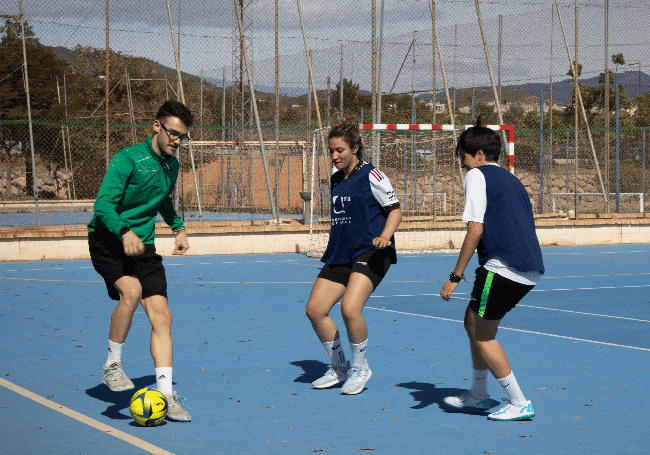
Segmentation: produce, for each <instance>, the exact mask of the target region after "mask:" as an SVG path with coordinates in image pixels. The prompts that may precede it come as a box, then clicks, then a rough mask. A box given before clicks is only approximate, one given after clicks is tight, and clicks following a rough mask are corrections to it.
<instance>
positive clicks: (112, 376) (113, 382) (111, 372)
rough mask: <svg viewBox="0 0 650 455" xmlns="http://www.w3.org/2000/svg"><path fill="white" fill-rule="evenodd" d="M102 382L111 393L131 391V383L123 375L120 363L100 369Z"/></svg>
mask: <svg viewBox="0 0 650 455" xmlns="http://www.w3.org/2000/svg"><path fill="white" fill-rule="evenodd" d="M102 382H103V383H104V384H106V385H107V386H108V387H109V388H110V389H111V390H112V391H113V392H122V391H124V390H131V389H133V387H134V386H133V382H131V380H130V379H129V378H127V377H126V375H125V374H124V370H122V362H113V363H111V364H110V365H108V366H105V367H104V368H102Z"/></svg>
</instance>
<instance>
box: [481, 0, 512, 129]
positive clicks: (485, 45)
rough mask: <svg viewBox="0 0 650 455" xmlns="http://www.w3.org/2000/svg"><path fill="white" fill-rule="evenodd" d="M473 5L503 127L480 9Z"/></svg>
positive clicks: (500, 122) (498, 114)
mask: <svg viewBox="0 0 650 455" xmlns="http://www.w3.org/2000/svg"><path fill="white" fill-rule="evenodd" d="M475 3H476V14H477V15H478V24H479V27H480V28H481V37H482V38H483V49H484V50H485V61H486V62H487V67H488V71H489V72H490V83H491V84H492V93H493V95H494V102H495V104H496V108H497V116H498V119H499V125H503V116H502V115H501V102H500V100H499V94H498V93H497V87H496V84H495V82H494V71H492V62H491V61H490V51H489V49H488V45H487V38H486V37H485V28H484V27H483V18H482V17H481V7H480V6H479V4H478V0H475ZM504 134H505V133H504Z"/></svg>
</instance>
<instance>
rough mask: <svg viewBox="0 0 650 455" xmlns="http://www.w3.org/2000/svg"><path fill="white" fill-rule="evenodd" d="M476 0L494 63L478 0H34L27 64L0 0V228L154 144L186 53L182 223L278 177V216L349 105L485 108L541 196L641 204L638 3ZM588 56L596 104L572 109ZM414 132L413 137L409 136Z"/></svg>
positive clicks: (646, 14)
mask: <svg viewBox="0 0 650 455" xmlns="http://www.w3.org/2000/svg"><path fill="white" fill-rule="evenodd" d="M479 4H480V7H481V18H482V24H483V28H484V30H485V39H486V42H487V48H488V49H489V52H490V63H491V68H492V73H493V77H492V78H491V77H490V71H489V68H488V65H487V64H486V52H485V49H484V46H483V40H482V34H481V29H480V27H479V20H478V17H479V16H478V15H477V9H476V6H475V2H474V1H471V0H454V1H451V0H450V1H436V2H423V1H397V0H386V1H381V0H375V1H373V2H362V3H359V2H352V1H342V2H325V1H293V0H278V1H266V0H259V1H253V0H234V1H227V0H217V1H213V2H206V1H199V0H170V1H169V2H167V1H157V2H154V4H152V3H151V2H147V3H144V2H119V3H118V2H108V1H100V0H94V1H86V2H81V3H80V2H75V1H70V0H39V1H32V0H24V1H23V2H22V7H23V8H24V18H25V49H26V58H27V71H24V69H25V68H24V65H23V45H22V40H21V38H22V32H21V28H20V20H19V19H18V16H20V8H19V7H20V4H19V1H18V0H8V1H6V2H3V4H2V5H1V6H0V15H4V16H14V18H11V17H7V18H6V22H4V23H3V25H2V28H1V29H0V40H1V41H0V156H1V161H0V174H1V179H0V210H2V212H3V214H2V216H0V219H1V220H2V221H0V225H4V226H11V225H32V224H37V223H40V224H77V223H78V224H81V223H86V222H87V221H88V220H89V219H90V217H91V215H92V201H93V198H94V196H95V194H96V192H97V190H98V188H99V184H100V183H101V179H102V177H103V175H104V172H105V169H106V165H107V161H108V160H109V159H110V157H112V155H113V154H114V153H115V152H116V151H117V150H119V149H120V148H121V147H124V146H126V145H129V144H132V143H135V142H141V141H143V140H144V139H145V138H146V137H147V136H148V135H149V134H150V133H151V122H152V120H153V117H154V115H155V113H156V111H157V108H158V107H159V106H160V104H162V102H163V101H164V100H165V99H177V98H180V96H181V90H180V88H181V85H180V83H179V81H178V79H179V78H178V77H177V64H178V66H179V68H180V71H181V79H182V87H183V89H184V90H183V95H184V99H185V102H186V104H187V105H188V107H190V109H191V110H192V111H193V112H194V113H195V119H196V121H195V125H194V126H193V128H192V130H191V136H192V139H193V144H194V145H193V155H194V160H195V167H196V172H197V183H198V190H199V191H198V194H199V196H198V198H197V187H196V185H195V183H194V176H193V175H192V167H191V165H190V159H189V150H188V149H187V148H184V149H183V150H181V165H182V168H181V175H180V178H179V186H178V189H177V191H176V193H175V195H174V199H175V202H176V204H177V207H178V210H179V212H182V213H183V216H184V217H185V218H186V219H187V220H196V219H198V218H197V216H198V215H197V214H198V200H199V199H201V202H202V204H201V207H202V210H203V219H204V220H215V219H218V220H241V219H245V220H250V219H259V218H270V217H271V216H272V215H271V213H272V209H271V201H270V199H269V191H268V189H267V187H268V186H269V185H270V186H271V192H272V194H273V198H274V203H275V206H276V208H277V214H278V216H285V217H288V216H291V217H302V215H303V199H302V198H301V196H300V192H304V191H305V190H306V189H307V187H306V186H305V184H304V182H305V179H306V178H308V173H306V170H307V169H308V167H309V166H310V162H309V157H310V156H311V155H310V154H311V146H312V145H311V141H312V139H313V131H314V130H315V129H316V128H318V126H319V124H318V123H319V122H318V119H319V118H320V123H321V124H322V125H323V126H326V125H329V124H332V123H335V122H337V121H338V119H340V118H341V117H342V116H354V117H355V118H359V120H360V122H364V123H433V124H449V123H454V124H456V125H463V124H468V123H472V122H473V121H474V119H475V118H476V117H478V116H479V115H481V116H482V117H483V119H484V122H485V123H489V124H512V125H514V126H515V137H516V140H515V155H516V158H515V172H516V175H517V176H518V177H519V178H520V179H521V180H522V181H523V182H524V184H525V186H526V188H527V189H528V191H529V194H530V196H531V199H532V200H533V204H534V207H535V211H536V212H544V213H548V212H553V211H560V210H561V211H567V210H576V211H577V212H578V213H579V214H585V213H605V212H614V211H619V212H638V211H640V210H641V211H643V210H645V206H646V197H645V192H646V182H647V180H646V172H645V168H646V142H645V141H646V134H647V130H648V128H649V127H650V95H648V88H649V87H650V78H649V77H648V75H647V74H646V68H647V62H646V56H647V55H650V53H649V52H648V50H649V48H650V36H649V34H650V27H649V25H650V11H649V10H648V8H647V4H646V2H643V1H641V0H627V1H614V0H612V1H607V0H602V1H598V2H587V3H585V2H582V3H576V2H574V1H569V0H562V1H559V2H557V4H558V5H559V9H557V8H556V7H555V5H556V2H554V1H543V2H537V1H536V2H520V1H515V0H503V1H501V2H489V3H488V2H479ZM373 5H374V7H375V18H376V20H375V22H374V24H375V27H374V29H373V20H372V18H373V15H372V7H373ZM431 6H433V7H434V8H433V11H434V14H432V11H431ZM299 7H300V10H299ZM299 12H300V13H302V19H303V24H304V30H305V36H304V37H303V28H302V27H301V17H300V14H299ZM107 13H108V14H107ZM576 13H577V14H576ZM434 17H435V22H434V20H433V18H434ZM240 22H241V24H242V26H243V29H242V32H241V33H242V34H243V40H242V39H241V35H240V29H239V23H240ZM434 23H435V30H434V27H433V24H434ZM373 30H374V34H375V45H374V46H373ZM172 31H173V36H174V41H175V44H176V48H174V45H173V42H172ZM576 31H577V33H576ZM276 33H277V39H276ZM436 37H437V38H436ZM576 41H577V43H576ZM305 42H306V43H307V47H308V48H309V51H310V54H309V55H310V60H311V63H312V65H311V69H312V74H313V81H314V86H315V89H316V97H314V96H313V91H312V90H311V88H312V87H311V80H312V79H311V78H310V72H309V67H308V64H307V62H308V60H307V53H306V46H305ZM434 42H435V44H436V46H434ZM107 43H108V47H109V48H110V52H108V56H107V52H106V48H107ZM242 43H245V50H246V52H245V53H244V46H243V45H242ZM576 49H577V52H576ZM175 50H176V52H175ZM569 54H570V57H569ZM276 56H277V57H276ZM176 57H177V59H176ZM246 57H248V65H247V62H246V60H247V59H246ZM576 59H577V61H578V67H577V70H578V73H579V81H580V83H581V85H580V94H581V99H582V105H583V106H584V109H582V108H580V103H578V105H579V108H578V109H577V110H576V108H575V105H576V103H575V96H574V93H575V90H574V87H575V84H574V80H573V78H572V76H570V74H571V72H570V66H571V65H570V61H571V60H573V61H575V60H576ZM373 67H374V68H375V71H373ZM107 69H108V71H107ZM248 70H250V74H251V75H252V82H253V85H254V87H255V98H256V104H257V111H258V114H259V123H260V127H261V129H262V131H263V141H264V144H265V146H264V150H265V155H266V164H267V165H268V166H266V167H267V169H268V177H267V173H266V172H265V171H264V168H265V166H263V164H264V163H263V159H262V147H261V145H260V138H259V136H258V130H257V121H256V117H255V109H253V108H254V106H253V103H252V102H251V99H252V97H251V91H250V85H249V79H248ZM373 74H374V77H375V78H376V79H375V80H376V86H377V87H378V88H379V89H378V90H377V91H375V93H376V94H375V95H373V82H372V81H373ZM605 74H609V75H610V77H609V78H607V77H605ZM26 75H27V76H28V77H27V81H28V83H29V91H30V107H31V118H32V125H31V131H32V133H31V135H30V125H29V122H28V116H29V115H28V111H27V102H26V83H25V80H26V78H25V76H26ZM492 82H493V84H492ZM607 83H608V84H607ZM606 85H609V90H607V89H606V88H605V86H606ZM341 87H342V90H341ZM276 88H277V95H276ZM616 88H618V90H617V89H616ZM107 92H108V103H107V102H106V98H107V96H106V95H107ZM495 92H496V94H497V97H496V98H497V99H498V101H499V103H498V107H499V108H500V109H497V103H495V96H494V93H495ZM434 93H435V98H434V96H433V94H434ZM447 93H448V97H447ZM380 94H381V96H379V95H380ZM379 98H380V99H379ZM374 105H379V106H380V107H381V109H373V106H374ZM106 106H108V109H107V108H106ZM317 108H318V110H317ZM499 110H500V111H501V118H499V115H498V111H499ZM450 111H451V112H453V114H454V115H453V120H452V118H451V115H450ZM540 111H543V112H544V115H543V116H542V118H540ZM576 112H577V114H578V120H577V130H576ZM107 117H108V122H107V121H106V119H107ZM584 117H586V119H587V122H585V119H584ZM576 131H577V134H576ZM365 135H366V138H367V139H368V140H367V141H366V143H367V145H370V144H371V141H370V139H369V135H368V134H367V133H366V134H365ZM382 137H383V136H382ZM32 138H33V140H32ZM381 140H383V139H380V142H379V143H375V149H376V150H381V157H380V158H379V159H380V161H379V163H378V165H379V167H380V168H382V170H385V172H387V173H390V172H394V173H395V175H402V174H403V173H404V169H402V168H400V165H399V163H396V164H395V165H393V164H391V163H389V161H388V160H389V158H388V157H390V156H392V155H394V156H395V157H397V156H399V153H398V151H397V148H398V146H397V145H395V144H397V142H399V141H395V140H394V138H392V139H391V140H390V141H389V142H387V143H383V142H381ZM32 142H33V147H32ZM402 142H403V143H402V146H404V145H408V146H409V147H410V148H411V149H414V150H416V149H418V146H417V145H413V144H412V142H413V140H412V138H411V137H410V136H409V137H408V138H406V139H404V140H403V141H402ZM409 144H410V145H409ZM592 144H593V146H592ZM391 147H392V148H395V151H394V152H390V149H391ZM396 147H397V148H396ZM425 147H426V146H425ZM32 148H33V158H32ZM369 148H370V147H368V149H369ZM384 150H386V152H384ZM391 153H392V155H391ZM372 155H373V153H371V152H368V153H367V154H366V159H368V160H370V159H371V157H372ZM405 156H408V154H407V155H405ZM440 156H441V157H442V156H443V155H442V154H440ZM384 158H385V159H386V161H382V160H383V159H384ZM325 159H326V158H325ZM420 161H421V162H420ZM420 161H417V160H416V163H419V164H417V166H423V167H422V170H421V171H420V175H423V176H426V175H434V174H433V168H434V166H438V167H439V168H440V166H442V165H443V163H442V162H440V161H436V160H435V159H432V158H431V155H427V153H426V152H423V155H422V157H421V160H420ZM409 163H410V162H409ZM406 165H407V166H411V165H412V163H411V164H408V163H407V164H406ZM424 178H425V179H426V177H424ZM391 179H392V177H391ZM34 180H35V181H34ZM398 180H399V179H398ZM423 182H424V186H426V182H427V181H426V180H424V181H423ZM409 185H410V186H409ZM409 188H414V189H415V188H418V183H417V182H415V183H413V184H411V183H409V182H405V183H404V192H405V194H404V197H403V200H404V201H413V202H412V203H413V204H415V206H416V207H417V206H419V205H421V204H424V206H423V209H425V210H433V209H434V207H433V206H432V207H428V206H427V204H434V200H435V198H430V199H429V200H427V198H426V197H422V198H419V199H418V198H417V196H415V192H414V191H415V190H413V191H411V192H409V191H410V190H409ZM425 193H426V191H425ZM605 194H606V195H609V197H608V198H607V200H608V203H605V197H604V195H605ZM448 196H449V197H451V195H448ZM37 197H38V202H39V210H40V216H39V219H37V217H36V213H35V207H36V198H37ZM576 199H577V201H578V203H576ZM436 201H437V200H436ZM435 203H441V202H439V201H438V202H435ZM435 209H436V210H437V207H436V208H435Z"/></svg>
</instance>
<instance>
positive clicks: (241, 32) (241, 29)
mask: <svg viewBox="0 0 650 455" xmlns="http://www.w3.org/2000/svg"><path fill="white" fill-rule="evenodd" d="M233 2H234V4H235V8H236V11H237V23H238V25H239V36H240V39H241V48H242V52H243V54H244V61H245V62H246V73H247V75H248V88H249V89H250V92H251V103H252V105H253V113H254V114H255V123H256V125H257V134H258V136H259V138H260V151H261V153H262V164H263V166H264V176H265V177H266V189H267V191H268V196H269V202H270V203H271V213H272V214H273V219H274V220H276V222H278V221H279V218H278V213H277V211H276V208H275V198H274V196H273V189H272V187H271V177H270V175H269V163H268V161H267V160H266V151H265V150H264V136H263V134H262V125H261V124H260V116H259V113H258V111H257V99H256V98H255V88H254V87H253V74H252V73H251V65H250V62H249V61H248V50H247V49H246V38H245V36H244V22H243V20H242V17H241V10H240V7H239V3H238V2H237V0H233ZM319 122H320V117H319Z"/></svg>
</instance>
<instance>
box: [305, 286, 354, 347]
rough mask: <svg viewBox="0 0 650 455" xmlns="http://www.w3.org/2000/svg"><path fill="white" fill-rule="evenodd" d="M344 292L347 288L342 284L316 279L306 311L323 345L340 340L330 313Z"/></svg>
mask: <svg viewBox="0 0 650 455" xmlns="http://www.w3.org/2000/svg"><path fill="white" fill-rule="evenodd" d="M344 292H345V286H343V285H342V284H340V283H335V282H333V281H329V280H326V279H324V278H316V282H315V283H314V287H313V288H312V290H311V295H310V296H309V300H308V301H307V306H306V308H305V311H306V313H307V317H308V318H309V320H310V321H311V326H312V327H313V328H314V332H316V335H317V336H318V339H319V340H320V341H321V343H326V342H331V341H334V340H336V339H337V338H339V331H338V329H337V327H336V323H335V322H334V320H333V319H332V317H331V316H330V314H329V313H330V311H331V309H332V307H334V305H336V302H338V301H339V299H340V298H341V296H342V295H343V293H344Z"/></svg>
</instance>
